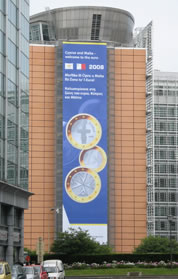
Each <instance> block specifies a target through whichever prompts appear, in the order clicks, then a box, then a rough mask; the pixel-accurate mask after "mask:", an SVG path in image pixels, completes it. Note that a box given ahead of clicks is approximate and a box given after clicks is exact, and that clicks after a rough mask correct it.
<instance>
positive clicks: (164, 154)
mask: <svg viewBox="0 0 178 279" xmlns="http://www.w3.org/2000/svg"><path fill="white" fill-rule="evenodd" d="M177 156H178V154H177V151H176V150H175V149H173V150H165V149H160V150H155V159H158V160H163V159H168V160H175V159H176V158H177Z"/></svg>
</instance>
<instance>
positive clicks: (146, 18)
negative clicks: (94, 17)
mask: <svg viewBox="0 0 178 279" xmlns="http://www.w3.org/2000/svg"><path fill="white" fill-rule="evenodd" d="M71 6H103V7H112V8H119V9H123V10H126V11H128V12H130V13H131V14H132V15H133V17H134V19H135V26H134V28H136V27H144V26H146V25H147V24H148V23H149V22H150V21H153V61H154V63H153V67H154V69H157V70H160V71H166V72H178V0H85V1H81V0H75V1H74V0H65V1H64V0H62V1H59V0H30V15H34V14H37V13H40V12H43V11H45V9H46V8H47V7H49V8H50V9H51V10H52V9H55V8H63V7H71Z"/></svg>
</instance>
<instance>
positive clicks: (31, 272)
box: [23, 265, 40, 279]
mask: <svg viewBox="0 0 178 279" xmlns="http://www.w3.org/2000/svg"><path fill="white" fill-rule="evenodd" d="M23 269H24V271H25V274H26V279H40V276H39V274H38V272H37V271H36V270H35V268H34V266H32V265H27V266H23Z"/></svg>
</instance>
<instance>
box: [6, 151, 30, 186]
mask: <svg viewBox="0 0 178 279" xmlns="http://www.w3.org/2000/svg"><path fill="white" fill-rule="evenodd" d="M26 156H27V158H28V154H27V153H26ZM4 178H5V164H4V159H3V158H0V180H4ZM7 182H8V183H9V184H13V185H17V184H20V186H21V187H23V188H25V189H27V188H28V168H24V167H20V181H19V182H18V165H17V164H15V163H13V162H10V161H7Z"/></svg>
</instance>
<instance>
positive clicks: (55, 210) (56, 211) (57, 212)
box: [48, 208, 60, 253]
mask: <svg viewBox="0 0 178 279" xmlns="http://www.w3.org/2000/svg"><path fill="white" fill-rule="evenodd" d="M51 211H54V212H55V213H56V214H59V211H60V208H50V211H49V213H48V253H49V252H50V232H49V228H50V225H49V221H50V212H51Z"/></svg>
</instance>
